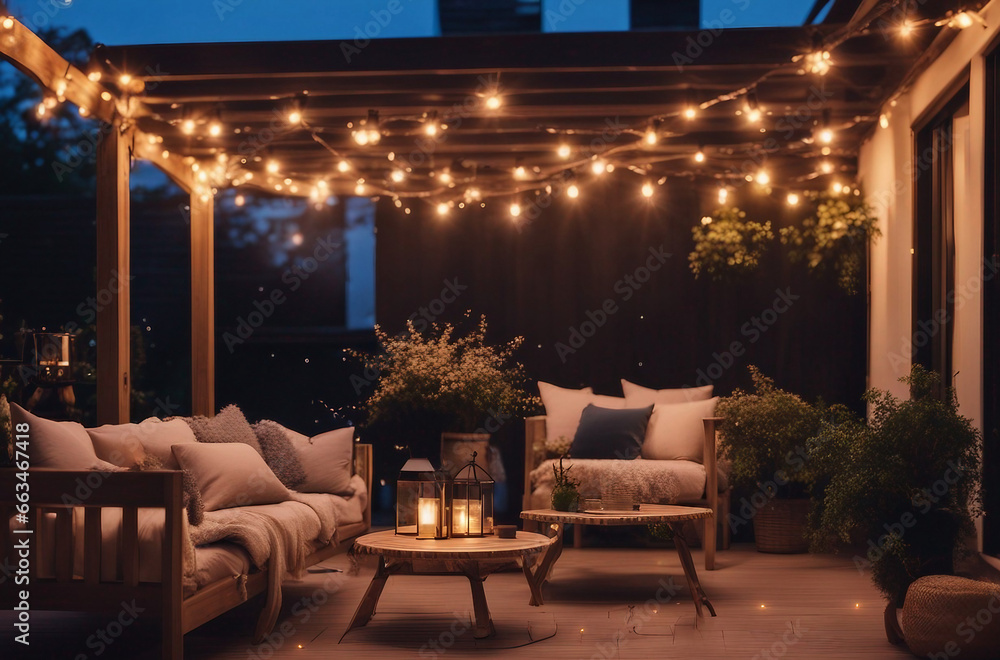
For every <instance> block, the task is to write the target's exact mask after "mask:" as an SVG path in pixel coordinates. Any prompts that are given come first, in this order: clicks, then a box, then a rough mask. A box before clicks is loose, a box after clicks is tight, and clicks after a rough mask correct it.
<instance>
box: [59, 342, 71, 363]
mask: <svg viewBox="0 0 1000 660" xmlns="http://www.w3.org/2000/svg"><path fill="white" fill-rule="evenodd" d="M61 357H62V359H61V360H59V366H60V367H68V366H69V335H63V336H62V355H61Z"/></svg>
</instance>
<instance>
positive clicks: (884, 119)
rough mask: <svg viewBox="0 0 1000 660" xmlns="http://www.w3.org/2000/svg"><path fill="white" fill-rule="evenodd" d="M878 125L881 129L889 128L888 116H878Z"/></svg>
mask: <svg viewBox="0 0 1000 660" xmlns="http://www.w3.org/2000/svg"><path fill="white" fill-rule="evenodd" d="M878 125H879V126H881V127H882V128H889V115H887V114H886V113H884V112H883V113H882V114H880V115H879V116H878Z"/></svg>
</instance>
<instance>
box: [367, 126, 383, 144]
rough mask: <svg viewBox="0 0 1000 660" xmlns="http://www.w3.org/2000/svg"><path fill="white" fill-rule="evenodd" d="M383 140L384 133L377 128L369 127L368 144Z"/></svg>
mask: <svg viewBox="0 0 1000 660" xmlns="http://www.w3.org/2000/svg"><path fill="white" fill-rule="evenodd" d="M381 140H382V133H381V132H380V131H379V130H378V129H377V128H369V129H368V144H378V143H379V142H380V141H381Z"/></svg>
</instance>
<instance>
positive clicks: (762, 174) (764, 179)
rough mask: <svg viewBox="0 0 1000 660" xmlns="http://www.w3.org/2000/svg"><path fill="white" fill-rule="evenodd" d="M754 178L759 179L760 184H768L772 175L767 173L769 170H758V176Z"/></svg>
mask: <svg viewBox="0 0 1000 660" xmlns="http://www.w3.org/2000/svg"><path fill="white" fill-rule="evenodd" d="M754 180H755V181H757V183H758V184H760V185H762V186H766V185H767V184H769V183H770V182H771V175H770V174H768V173H767V170H760V171H758V172H757V176H755V177H754Z"/></svg>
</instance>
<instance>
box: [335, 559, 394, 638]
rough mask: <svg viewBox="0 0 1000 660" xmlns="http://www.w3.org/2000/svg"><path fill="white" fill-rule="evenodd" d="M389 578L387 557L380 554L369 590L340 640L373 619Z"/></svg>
mask: <svg viewBox="0 0 1000 660" xmlns="http://www.w3.org/2000/svg"><path fill="white" fill-rule="evenodd" d="M388 579H389V572H388V571H387V570H386V567H385V557H383V556H382V555H379V557H378V568H376V569H375V577H373V578H372V581H371V584H369V585H368V590H367V591H366V592H365V596H364V598H362V599H361V602H360V603H359V604H358V609H356V610H355V611H354V618H352V619H351V623H350V624H349V625H348V626H347V630H345V631H344V634H343V635H341V636H340V641H338V642H337V643H338V644H339V643H340V642H342V641H344V636H345V635H347V633H349V632H351V631H352V630H354V629H355V628H360V627H362V626H364V625H365V624H366V623H368V622H369V621H371V618H372V615H374V614H375V605H377V604H378V599H379V597H380V596H381V595H382V590H383V589H384V588H385V582H386V580H388Z"/></svg>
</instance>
